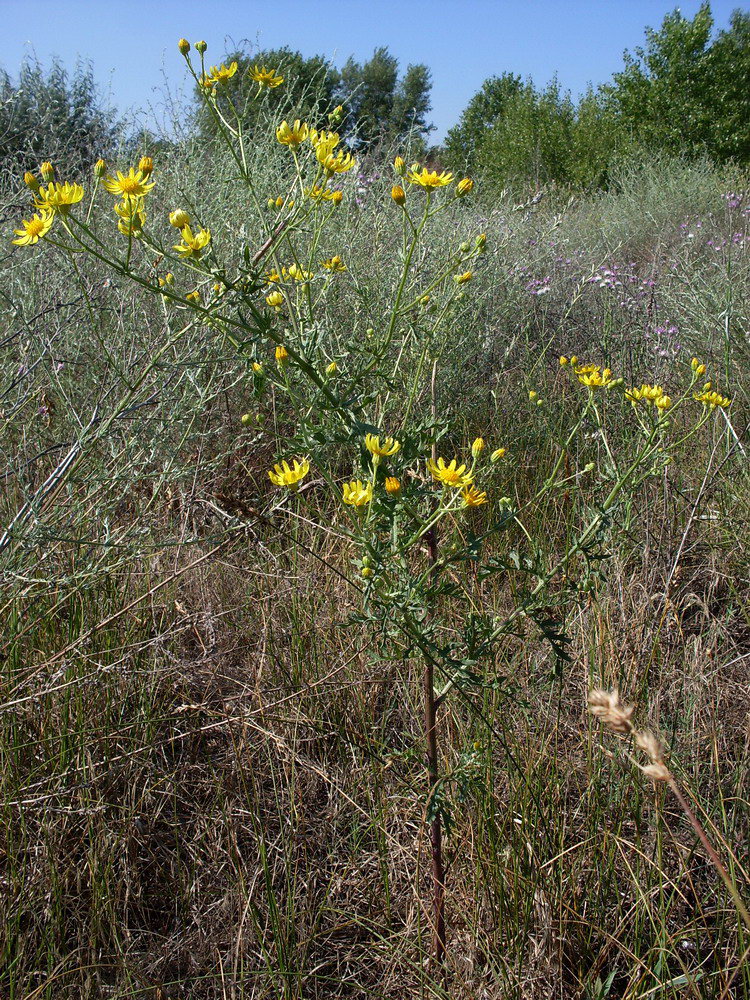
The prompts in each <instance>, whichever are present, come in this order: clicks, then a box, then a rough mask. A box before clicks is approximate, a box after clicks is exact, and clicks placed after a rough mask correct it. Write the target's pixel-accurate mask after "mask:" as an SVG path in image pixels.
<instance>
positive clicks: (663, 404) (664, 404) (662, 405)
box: [654, 394, 672, 411]
mask: <svg viewBox="0 0 750 1000" xmlns="http://www.w3.org/2000/svg"><path fill="white" fill-rule="evenodd" d="M654 405H655V406H656V408H657V409H659V410H662V411H663V410H668V409H669V408H670V406H671V405H672V400H671V399H670V397H669V396H667V395H666V394H665V395H663V396H659V398H658V399H656V400H654Z"/></svg>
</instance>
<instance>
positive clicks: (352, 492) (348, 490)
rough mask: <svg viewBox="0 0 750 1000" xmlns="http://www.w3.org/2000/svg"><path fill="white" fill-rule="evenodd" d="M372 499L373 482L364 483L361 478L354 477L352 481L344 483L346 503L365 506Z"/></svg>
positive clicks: (344, 499)
mask: <svg viewBox="0 0 750 1000" xmlns="http://www.w3.org/2000/svg"><path fill="white" fill-rule="evenodd" d="M371 500H372V483H367V484H365V483H363V482H362V481H361V480H359V479H354V480H352V482H350V483H344V495H343V501H344V503H348V504H350V505H351V506H352V507H364V505H365V504H368V503H369V502H370V501H371Z"/></svg>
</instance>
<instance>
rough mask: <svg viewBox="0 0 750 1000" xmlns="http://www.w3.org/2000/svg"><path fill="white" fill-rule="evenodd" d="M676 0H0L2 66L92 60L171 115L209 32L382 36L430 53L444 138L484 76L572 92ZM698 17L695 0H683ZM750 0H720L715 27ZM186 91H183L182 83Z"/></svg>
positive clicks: (279, 40) (220, 38) (137, 100)
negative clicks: (118, 0) (187, 56)
mask: <svg viewBox="0 0 750 1000" xmlns="http://www.w3.org/2000/svg"><path fill="white" fill-rule="evenodd" d="M674 6H676V4H675V3H670V2H668V0H667V2H656V0H596V2H594V0H578V2H564V0H398V2H396V0H338V2H335V3H334V2H331V0H317V2H312V0H264V2H256V0H201V2H196V0H150V2H145V0H128V2H127V3H123V4H119V5H114V4H111V3H106V2H104V0H96V2H91V0H65V2H63V3H61V2H60V0H37V2H36V3H34V4H29V2H28V0H0V14H2V22H1V23H2V32H3V47H2V52H3V60H2V67H3V68H4V69H5V70H7V71H8V72H9V73H10V74H11V75H12V76H13V75H15V74H16V72H17V70H18V66H19V64H20V62H21V60H22V59H23V57H24V55H26V54H29V53H35V54H36V55H37V56H38V57H39V58H40V59H41V60H42V62H44V63H46V62H48V60H49V58H50V56H52V55H57V56H59V57H60V58H61V59H62V60H63V62H64V63H65V64H66V65H73V64H74V63H75V60H76V57H77V56H80V57H83V58H84V59H91V60H92V61H93V64H94V72H95V75H96V78H97V80H98V81H99V83H100V85H101V86H102V88H103V90H104V91H105V92H106V93H107V94H109V95H110V96H111V100H112V103H114V104H115V105H116V106H117V107H118V108H120V109H121V110H123V111H125V110H129V109H135V108H150V111H149V112H148V114H149V115H153V116H155V117H156V118H157V120H158V119H160V118H161V119H162V120H165V119H166V120H168V119H169V116H170V112H169V110H168V106H167V103H166V102H165V93H166V88H167V87H168V88H169V90H170V91H171V92H172V93H173V95H176V96H177V97H179V95H180V92H181V90H182V89H183V88H184V87H185V81H184V72H183V68H182V60H181V58H180V56H179V54H178V52H177V48H176V42H177V40H178V38H180V37H181V36H184V37H186V38H188V39H189V40H190V41H192V42H195V41H197V40H198V39H200V38H204V39H205V40H206V41H207V42H208V46H209V49H208V53H207V58H209V57H211V58H220V57H221V55H222V54H223V52H224V51H225V49H226V48H227V47H231V46H232V43H235V44H236V43H238V42H240V41H241V40H243V39H248V40H250V41H251V42H253V43H255V42H258V43H259V44H260V45H261V46H265V47H269V48H270V47H276V46H279V45H289V46H290V47H292V48H295V49H299V50H300V51H302V52H303V53H304V54H305V55H313V54H315V53H320V54H322V55H324V56H326V57H328V58H330V59H332V60H333V61H334V63H336V64H337V65H341V64H342V63H343V62H344V61H345V60H346V59H347V57H348V56H349V55H354V56H355V58H357V59H360V60H362V59H365V58H367V57H368V56H369V55H371V54H372V50H373V49H374V48H375V46H378V45H387V46H388V48H389V49H390V51H391V52H392V53H393V54H394V55H395V56H397V57H398V59H399V62H400V63H401V65H402V67H403V68H405V67H406V65H407V64H408V63H410V62H424V63H427V65H428V66H429V67H430V68H431V70H432V74H433V91H432V104H433V111H432V116H431V117H432V121H433V122H434V123H435V124H436V125H437V126H438V129H437V131H436V132H435V133H434V137H435V139H440V138H442V136H443V135H444V134H445V131H446V129H447V128H449V127H450V126H451V125H452V124H454V123H455V121H456V120H457V119H458V117H459V115H460V113H461V111H462V109H463V108H464V107H465V106H466V104H467V102H468V101H469V99H470V98H471V97H472V95H473V94H474V93H475V92H476V91H477V90H478V89H479V87H480V86H481V84H482V82H483V81H484V80H485V79H486V78H487V77H488V76H493V75H495V74H499V73H502V72H503V71H506V70H508V71H511V72H515V73H520V74H521V75H522V76H524V77H525V76H531V77H532V78H533V79H534V81H535V82H536V83H538V84H541V83H544V82H546V81H547V80H549V79H550V77H551V76H552V75H553V74H554V73H557V75H558V77H559V80H560V82H561V84H562V85H563V87H565V88H567V89H570V90H572V91H573V92H574V93H579V92H580V91H582V90H583V89H584V88H585V87H586V84H587V83H589V82H592V83H594V84H597V83H602V82H604V81H605V80H607V79H608V78H609V77H610V76H611V74H612V73H613V72H614V71H616V70H618V69H620V68H621V66H622V53H623V50H624V49H626V48H629V49H632V48H634V47H635V46H636V45H639V44H640V43H641V42H642V41H643V37H644V34H643V32H644V28H645V26H646V25H651V26H652V27H657V26H658V25H659V24H660V23H661V21H662V18H663V16H664V14H665V13H666V12H667V11H669V10H671V9H673V8H674ZM679 6H680V9H681V10H682V12H683V13H684V14H685V15H686V16H693V15H694V14H695V12H696V10H697V9H698V7H699V6H700V4H699V0H685V2H683V3H681V4H679ZM737 7H739V8H741V9H743V10H748V9H750V7H749V6H748V4H743V3H737V2H731V0H728V2H724V0H714V2H713V3H712V4H711V8H712V11H713V14H714V19H715V21H716V24H717V26H718V27H725V26H726V25H727V23H728V20H729V15H730V13H731V11H732V10H733V9H735V8H737ZM183 93H184V91H183Z"/></svg>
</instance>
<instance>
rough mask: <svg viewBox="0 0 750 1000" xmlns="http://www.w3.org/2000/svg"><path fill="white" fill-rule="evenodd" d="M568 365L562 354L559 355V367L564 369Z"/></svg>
mask: <svg viewBox="0 0 750 1000" xmlns="http://www.w3.org/2000/svg"><path fill="white" fill-rule="evenodd" d="M568 364H570V362H569V360H568V359H567V358H566V357H565V355H564V354H561V355H560V367H561V368H564V367H565V366H566V365H568Z"/></svg>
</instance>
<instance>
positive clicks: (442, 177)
mask: <svg viewBox="0 0 750 1000" xmlns="http://www.w3.org/2000/svg"><path fill="white" fill-rule="evenodd" d="M393 169H394V171H395V172H396V174H397V175H398V176H399V177H404V178H406V180H407V181H408V182H409V183H410V184H412V185H413V186H414V187H419V188H422V190H423V191H435V190H438V189H439V188H443V187H447V186H448V185H449V184H451V183H452V182H453V173H452V172H451V171H450V170H442V171H441V172H440V173H438V172H437V170H428V168H427V167H424V166H422V165H421V164H420V163H412V165H411V166H410V167H409V168H408V169H407V166H406V162H405V160H404V158H403V157H402V156H397V157H396V159H395V160H394V161H393ZM473 189H474V181H473V180H471V178H470V177H464V178H463V179H462V180H460V181H459V182H458V183H457V184H456V189H455V195H456V198H463V197H464V196H465V195H467V194H470V193H471V192H472V191H473ZM391 198H392V199H393V201H394V202H395V203H396V204H397V205H400V206H402V207H403V206H404V205H405V204H406V192H405V191H404V189H403V187H402V186H401V185H400V184H394V185H393V187H392V188H391Z"/></svg>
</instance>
